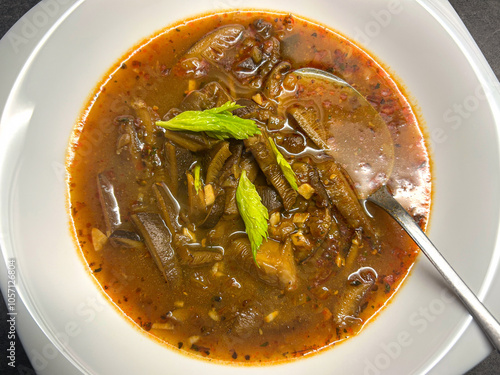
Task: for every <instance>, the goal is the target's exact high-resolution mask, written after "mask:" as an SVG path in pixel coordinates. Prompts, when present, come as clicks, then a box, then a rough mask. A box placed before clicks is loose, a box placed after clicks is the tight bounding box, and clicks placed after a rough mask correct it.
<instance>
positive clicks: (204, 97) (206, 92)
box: [164, 82, 233, 120]
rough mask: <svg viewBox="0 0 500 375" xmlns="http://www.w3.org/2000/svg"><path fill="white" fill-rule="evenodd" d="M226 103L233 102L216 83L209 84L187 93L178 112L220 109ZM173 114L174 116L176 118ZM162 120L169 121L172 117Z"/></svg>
mask: <svg viewBox="0 0 500 375" xmlns="http://www.w3.org/2000/svg"><path fill="white" fill-rule="evenodd" d="M228 101H233V98H232V97H231V95H229V93H228V92H227V91H226V90H225V89H224V88H223V87H222V86H221V84H220V83H218V82H210V83H207V84H206V85H205V86H203V88H202V89H200V90H196V91H193V92H191V93H189V94H188V95H187V96H186V97H185V98H184V100H183V101H182V103H181V104H180V105H179V112H184V111H203V110H205V109H211V108H214V107H220V106H221V105H223V104H224V103H226V102H228ZM179 112H178V113H175V114H174V116H177V115H178V114H179ZM174 116H171V117H169V118H164V120H170V119H171V118H172V117H174Z"/></svg>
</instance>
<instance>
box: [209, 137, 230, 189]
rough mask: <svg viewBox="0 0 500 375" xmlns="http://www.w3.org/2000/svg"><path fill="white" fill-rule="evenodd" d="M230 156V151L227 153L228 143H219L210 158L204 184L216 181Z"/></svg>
mask: <svg viewBox="0 0 500 375" xmlns="http://www.w3.org/2000/svg"><path fill="white" fill-rule="evenodd" d="M230 156H231V151H229V142H226V141H224V142H221V143H220V144H219V146H217V148H215V149H214V152H213V155H212V157H211V158H210V162H209V164H208V168H207V177H206V179H205V183H207V184H210V183H213V182H216V181H217V178H218V177H219V175H220V174H221V172H222V169H223V167H224V164H225V162H226V160H227V159H228V158H229V157H230Z"/></svg>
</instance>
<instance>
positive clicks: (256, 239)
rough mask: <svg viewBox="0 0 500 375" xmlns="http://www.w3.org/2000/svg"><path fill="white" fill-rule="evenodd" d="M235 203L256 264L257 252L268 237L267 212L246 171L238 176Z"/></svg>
mask: <svg viewBox="0 0 500 375" xmlns="http://www.w3.org/2000/svg"><path fill="white" fill-rule="evenodd" d="M236 202H237V204H238V210H239V211H240V215H241V217H242V218H243V221H244V222H245V228H246V232H247V234H248V238H249V240H250V244H251V246H252V254H253V259H254V261H255V263H256V264H257V258H256V256H257V251H258V250H259V248H260V246H261V245H262V242H263V241H264V240H265V239H267V236H268V233H267V221H268V220H269V212H268V211H267V208H266V207H265V206H264V205H263V204H262V201H261V199H260V196H259V194H258V193H257V189H255V186H254V184H252V182H251V181H250V180H249V179H248V177H247V174H246V171H242V172H241V175H240V180H239V182H238V187H237V189H236Z"/></svg>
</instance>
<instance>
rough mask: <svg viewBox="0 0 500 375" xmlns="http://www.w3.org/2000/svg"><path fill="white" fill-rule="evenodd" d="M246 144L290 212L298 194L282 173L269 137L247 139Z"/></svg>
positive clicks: (259, 136) (262, 135)
mask: <svg viewBox="0 0 500 375" xmlns="http://www.w3.org/2000/svg"><path fill="white" fill-rule="evenodd" d="M244 143H245V146H246V147H247V148H248V149H250V151H252V154H253V156H254V157H255V160H257V163H258V164H259V166H260V169H261V170H262V172H264V175H265V176H266V177H267V179H268V180H269V182H270V183H271V184H272V185H273V186H274V187H275V188H276V190H277V191H278V193H279V195H280V196H281V199H282V200H283V205H284V206H285V209H286V210H290V209H291V208H292V206H293V204H294V203H295V200H296V199H297V192H296V191H295V190H293V188H292V187H291V186H290V184H289V183H288V181H287V180H286V178H285V175H284V174H283V172H282V171H281V168H280V166H279V165H278V162H277V161H276V157H275V155H274V153H273V150H272V149H271V146H270V144H269V141H268V139H267V137H266V136H265V135H264V134H261V135H257V136H253V137H250V138H247V139H245V141H244Z"/></svg>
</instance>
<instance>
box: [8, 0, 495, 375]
mask: <svg viewBox="0 0 500 375" xmlns="http://www.w3.org/2000/svg"><path fill="white" fill-rule="evenodd" d="M240 6H245V7H249V6H252V7H255V8H264V9H266V8H268V6H269V2H268V1H263V0H249V1H245V2H243V1H242V0H213V1H207V0H193V1H191V2H189V6H185V4H184V3H183V2H181V3H180V2H175V1H162V2H158V1H154V0H130V1H127V2H126V3H124V2H122V1H119V0H108V1H105V2H103V1H99V0H86V1H78V2H76V3H74V4H73V3H68V1H66V0H49V1H46V2H43V3H40V4H39V5H38V6H37V7H35V8H34V9H33V10H32V11H30V12H29V13H28V14H27V15H26V16H25V17H23V19H22V20H21V21H20V22H19V23H18V24H16V26H15V27H14V28H13V29H12V30H11V31H10V32H9V33H8V34H7V35H6V36H5V38H4V39H2V41H1V42H0V52H1V55H2V56H3V58H2V60H1V61H0V74H1V78H2V80H1V82H2V87H1V88H0V106H1V107H0V110H1V112H0V115H1V117H0V119H1V123H0V124H1V125H0V228H1V236H0V241H1V242H0V246H1V248H2V251H3V256H4V258H5V260H8V259H10V258H13V259H15V261H16V266H17V273H16V278H17V283H18V284H17V290H18V294H19V295H20V296H21V297H22V299H23V302H24V304H25V305H26V307H27V308H28V310H29V312H30V314H31V315H32V317H33V319H34V320H35V321H36V322H37V324H38V326H39V327H40V328H41V329H42V330H43V331H44V333H45V334H46V335H47V337H48V338H49V339H50V340H51V342H52V343H53V345H54V346H55V347H56V348H57V350H58V351H59V352H60V353H62V354H63V355H64V356H65V357H66V358H67V359H68V360H69V361H70V362H71V363H72V365H73V369H74V370H75V369H77V370H80V371H82V372H84V373H91V374H107V373H120V374H136V373H147V374H156V373H158V374H159V373H166V372H168V373H169V374H181V373H182V374H185V373H195V371H196V372H197V371H203V373H205V374H216V373H217V374H222V375H223V374H248V373H254V372H256V373H259V374H278V375H279V374H305V373H308V372H311V369H314V373H315V374H318V375H320V374H331V373H332V372H333V371H334V372H335V373H342V374H345V373H349V374H380V373H382V372H383V373H390V374H403V373H406V374H410V373H415V374H418V373H427V372H429V371H431V369H434V370H433V371H434V372H436V373H443V372H449V371H452V372H463V371H465V370H467V369H468V368H470V367H471V366H472V365H473V364H474V363H476V362H478V361H479V360H480V359H481V358H483V357H484V356H485V355H486V354H487V353H488V351H489V350H490V349H489V346H488V344H487V342H486V341H485V339H484V338H483V337H482V336H481V335H480V334H478V333H477V332H476V331H468V333H467V335H468V336H467V338H466V340H465V341H463V342H462V341H461V343H460V345H461V346H462V348H465V350H466V351H465V352H462V353H460V356H457V355H456V354H455V358H454V361H452V362H451V363H450V360H448V361H447V362H446V363H447V365H446V366H452V367H446V370H445V368H444V367H441V366H443V365H440V364H438V365H437V366H436V364H437V363H438V362H439V361H440V360H441V359H442V358H443V356H444V355H445V354H446V353H447V352H448V351H449V350H450V348H451V347H452V346H453V345H454V344H455V342H456V341H457V340H458V339H459V338H460V335H461V334H462V333H463V332H464V330H465V329H466V327H467V325H468V323H469V322H470V319H469V318H468V317H467V314H466V313H465V311H464V309H463V308H462V307H461V305H460V304H459V303H458V302H456V300H454V299H453V298H452V297H450V295H449V293H447V292H446V289H445V288H444V285H443V283H442V281H441V279H440V278H439V276H437V273H436V272H435V271H434V270H433V269H432V267H431V266H430V265H429V264H428V262H427V261H426V260H425V259H420V261H419V262H418V264H417V265H416V267H415V268H414V270H413V273H412V275H411V277H410V278H409V280H408V281H407V282H406V285H405V286H404V287H403V288H402V290H401V291H400V293H399V295H398V296H397V297H396V298H395V300H394V301H393V302H392V303H391V304H390V305H389V306H388V307H387V309H386V311H384V312H383V313H382V314H381V316H380V317H378V318H377V319H376V320H375V321H374V322H373V323H371V324H370V325H369V326H368V327H367V328H366V329H365V330H364V332H363V333H362V334H361V335H359V336H358V337H355V338H353V339H350V340H349V341H348V342H346V343H345V344H342V345H340V346H339V347H337V348H334V349H333V350H328V351H325V352H323V353H322V354H319V355H316V356H313V357H311V358H308V359H302V360H299V361H296V362H292V363H289V364H285V365H279V366H272V367H261V368H255V367H228V366H218V365H215V364H210V363H208V362H205V361H200V360H195V359H192V358H189V357H186V356H181V355H178V354H176V353H174V352H172V351H170V350H168V349H166V348H164V347H163V346H161V345H159V344H157V343H155V342H154V341H153V340H150V339H149V338H147V337H146V336H145V335H143V334H142V333H140V332H139V331H138V329H136V328H135V327H133V326H132V325H131V324H130V323H129V322H127V321H126V320H125V319H123V317H121V316H120V314H119V313H118V312H117V311H116V309H115V308H113V307H112V306H111V304H110V303H108V302H107V301H106V299H105V298H104V297H103V296H102V295H101V293H100V292H99V291H98V289H97V288H96V286H95V284H94V282H93V281H92V280H91V278H90V276H89V275H88V274H87V272H86V271H85V267H84V266H83V264H82V262H81V260H80V258H79V256H78V255H77V251H76V250H75V247H74V245H73V243H72V239H71V236H70V234H69V228H68V217H67V213H66V209H65V184H64V157H65V153H66V147H67V144H68V139H69V136H70V133H71V130H72V127H73V125H74V123H75V121H76V119H77V118H78V115H79V113H80V111H81V109H82V106H83V105H84V103H85V102H86V100H87V98H88V95H89V94H90V93H91V92H92V89H93V88H94V85H95V84H96V82H98V81H99V80H100V79H101V77H102V75H103V74H104V73H105V72H106V71H107V69H108V68H109V67H110V66H111V65H112V64H113V63H114V62H116V60H117V59H118V58H119V57H120V56H122V55H123V54H124V53H125V52H126V51H127V50H128V49H129V48H130V47H132V46H133V45H135V44H136V43H137V42H139V41H140V40H141V39H142V38H144V37H147V36H148V35H150V34H152V33H153V32H154V31H157V30H159V29H161V28H163V27H164V26H167V25H168V24H170V23H172V22H175V21H177V20H179V19H182V18H184V17H186V16H192V15H194V14H197V13H200V12H204V11H208V10H210V9H220V8H234V7H240ZM273 9H276V10H285V11H290V12H294V13H297V14H299V15H303V16H306V17H308V18H311V19H314V20H317V21H319V22H322V23H324V24H327V25H330V26H332V27H333V28H334V29H336V30H339V31H340V32H342V33H343V34H345V35H346V36H348V37H351V38H353V39H355V40H357V41H359V42H360V43H361V44H363V45H364V46H365V47H367V48H368V50H370V51H371V52H372V53H374V54H375V55H376V56H377V57H378V58H379V60H381V61H382V62H383V63H385V64H387V65H388V66H390V68H391V70H392V72H394V73H395V74H396V75H397V76H398V77H399V78H400V79H401V81H402V82H404V84H405V86H406V88H407V90H408V91H409V92H410V93H411V95H412V97H413V98H414V99H415V102H416V103H417V104H418V106H419V108H420V110H421V114H422V116H423V118H424V119H425V120H426V125H427V128H428V131H429V143H430V149H431V151H432V156H433V160H434V177H435V178H434V189H435V190H434V207H433V213H432V217H431V230H430V232H429V235H430V237H431V238H432V240H433V241H434V242H435V244H436V245H437V246H438V247H439V248H440V249H441V250H442V252H443V254H444V255H445V256H446V257H447V259H448V260H449V261H450V263H451V264H452V265H453V266H454V267H455V269H456V270H457V271H458V272H459V273H460V274H461V275H462V277H463V278H464V280H465V281H466V282H467V283H468V284H469V285H470V286H471V288H472V289H473V290H475V291H476V292H478V293H479V296H480V297H485V296H486V297H487V298H486V303H487V305H488V306H489V307H490V309H491V310H492V311H493V312H494V313H496V314H497V316H498V315H500V301H498V300H494V299H493V298H488V290H490V287H491V286H492V285H496V286H500V277H499V275H498V272H497V267H498V261H499V257H500V247H499V242H498V228H499V213H500V210H499V208H500V201H499V196H498V191H499V190H500V157H499V144H500V142H499V137H498V129H499V125H500V109H499V103H500V92H499V90H498V81H497V80H496V78H495V77H494V75H493V73H492V72H491V69H490V68H489V67H488V65H487V64H486V62H485V60H484V58H483V57H482V55H481V54H480V53H479V51H478V49H477V47H476V46H475V44H474V42H473V41H472V39H471V38H470V36H469V35H468V33H467V32H466V31H465V29H464V27H463V25H461V23H460V21H458V17H456V15H455V14H454V12H453V11H452V9H451V7H450V6H449V5H448V4H447V3H445V2H443V1H438V0H435V1H431V0H428V1H424V0H422V1H406V2H399V1H396V0H394V1H389V2H386V1H374V0H357V1H349V2H346V1H344V0H335V1H333V0H330V1H320V0H309V1H307V2H304V1H302V0H276V1H274V2H273ZM5 279H6V278H4V277H2V283H3V287H4V288H5V285H4V284H5V282H4V280H5ZM19 329H20V330H21V333H22V338H23V340H24V342H25V343H26V344H27V345H28V346H29V342H30V337H31V336H30V334H29V332H27V331H24V332H23V330H22V328H21V327H19ZM464 342H465V343H464ZM33 353H35V354H37V355H38V357H36V359H37V360H38V361H35V363H34V366H35V368H36V369H37V370H39V371H40V372H44V371H46V370H47V368H49V367H50V362H51V360H52V359H53V358H56V357H58V356H59V354H58V352H57V351H55V350H54V349H53V347H52V346H49V347H47V346H43V347H42V348H41V350H39V351H38V352H37V351H31V353H29V354H31V355H33ZM37 365H39V367H38V368H37ZM47 373H48V372H47Z"/></svg>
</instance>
